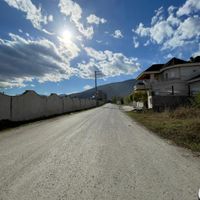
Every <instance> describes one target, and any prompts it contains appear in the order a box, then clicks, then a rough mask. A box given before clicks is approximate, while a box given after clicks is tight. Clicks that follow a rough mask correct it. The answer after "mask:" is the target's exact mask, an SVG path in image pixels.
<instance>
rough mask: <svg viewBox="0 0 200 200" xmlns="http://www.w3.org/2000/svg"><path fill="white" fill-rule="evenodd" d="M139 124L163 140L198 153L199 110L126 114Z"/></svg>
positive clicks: (188, 109) (184, 109)
mask: <svg viewBox="0 0 200 200" xmlns="http://www.w3.org/2000/svg"><path fill="white" fill-rule="evenodd" d="M127 113H128V115H129V116H130V117H132V118H134V119H135V120H136V121H138V122H139V123H141V124H143V125H144V126H145V127H147V128H148V129H149V130H151V131H153V132H155V133H156V134H158V135H160V136H161V137H163V138H166V139H170V140H172V141H174V142H175V143H176V144H178V145H180V146H183V147H187V148H189V149H191V150H193V151H199V152H200V109H196V108H179V109H177V110H175V111H172V112H163V113H156V112H153V111H147V112H141V113H138V112H133V111H131V112H127Z"/></svg>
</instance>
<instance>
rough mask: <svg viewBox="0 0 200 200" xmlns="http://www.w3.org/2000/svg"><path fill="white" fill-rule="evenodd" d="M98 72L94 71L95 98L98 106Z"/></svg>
mask: <svg viewBox="0 0 200 200" xmlns="http://www.w3.org/2000/svg"><path fill="white" fill-rule="evenodd" d="M97 73H98V71H95V72H94V76H95V100H96V106H98V96H97V92H98V89H97Z"/></svg>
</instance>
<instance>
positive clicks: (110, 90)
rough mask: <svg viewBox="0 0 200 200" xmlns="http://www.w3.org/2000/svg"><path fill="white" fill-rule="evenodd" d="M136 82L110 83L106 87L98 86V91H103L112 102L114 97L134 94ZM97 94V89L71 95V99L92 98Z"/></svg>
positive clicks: (133, 80)
mask: <svg viewBox="0 0 200 200" xmlns="http://www.w3.org/2000/svg"><path fill="white" fill-rule="evenodd" d="M135 82H136V80H135V79H131V80H127V81H123V82H116V83H109V84H106V85H100V86H98V90H101V91H102V92H104V93H105V94H107V99H108V100H111V99H112V97H125V96H128V95H130V94H131V93H132V92H133V87H134V85H135ZM94 94H95V88H92V89H89V90H86V91H83V92H80V93H74V94H71V95H70V96H71V97H78V98H91V97H92V96H94Z"/></svg>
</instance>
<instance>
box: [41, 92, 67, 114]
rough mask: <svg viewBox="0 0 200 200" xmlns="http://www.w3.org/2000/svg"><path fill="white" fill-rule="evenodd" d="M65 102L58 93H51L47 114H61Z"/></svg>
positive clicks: (48, 98)
mask: <svg viewBox="0 0 200 200" xmlns="http://www.w3.org/2000/svg"><path fill="white" fill-rule="evenodd" d="M63 110H64V102H63V98H62V97H60V96H58V95H57V94H51V95H50V96H48V97H47V103H46V112H45V114H46V116H47V117H48V116H52V115H59V114H62V113H64V111H63Z"/></svg>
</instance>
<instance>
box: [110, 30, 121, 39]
mask: <svg viewBox="0 0 200 200" xmlns="http://www.w3.org/2000/svg"><path fill="white" fill-rule="evenodd" d="M112 36H113V37H114V38H116V39H120V38H123V37H124V36H123V34H122V32H121V31H120V30H115V32H114V33H113V34H112Z"/></svg>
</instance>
